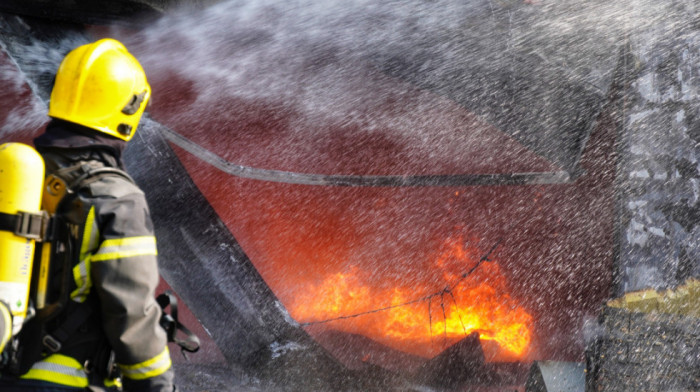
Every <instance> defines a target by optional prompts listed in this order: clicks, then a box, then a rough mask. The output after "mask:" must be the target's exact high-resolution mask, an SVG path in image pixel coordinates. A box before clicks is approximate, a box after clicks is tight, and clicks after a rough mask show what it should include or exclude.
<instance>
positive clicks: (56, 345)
mask: <svg viewBox="0 0 700 392" xmlns="http://www.w3.org/2000/svg"><path fill="white" fill-rule="evenodd" d="M41 343H42V344H43V345H44V347H45V348H46V349H47V350H49V351H50V352H51V353H52V354H55V353H57V352H58V351H59V350H60V349H61V347H62V345H61V342H59V341H58V340H56V338H54V337H53V336H51V335H48V334H47V335H44V337H43V338H42V339H41Z"/></svg>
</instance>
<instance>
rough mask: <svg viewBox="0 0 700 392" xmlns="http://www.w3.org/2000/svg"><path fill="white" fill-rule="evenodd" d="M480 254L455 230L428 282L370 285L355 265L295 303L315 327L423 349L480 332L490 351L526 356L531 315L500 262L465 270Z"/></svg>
mask: <svg viewBox="0 0 700 392" xmlns="http://www.w3.org/2000/svg"><path fill="white" fill-rule="evenodd" d="M482 256H483V255H480V254H478V251H477V250H476V249H475V248H474V247H471V246H468V245H466V244H465V241H464V240H463V238H462V237H461V236H460V237H458V238H450V239H448V240H447V241H445V243H444V245H443V250H442V251H441V253H440V254H439V256H438V257H437V258H436V260H434V261H433V262H432V263H431V265H430V267H432V268H429V269H430V270H431V271H430V272H428V274H429V275H430V276H431V278H432V279H431V281H432V282H433V283H432V284H430V285H426V284H423V286H424V287H413V286H412V285H410V284H405V283H404V285H401V284H396V285H394V287H391V288H385V287H376V286H371V285H369V284H368V283H367V282H368V281H370V277H369V276H368V275H367V273H366V272H364V271H361V270H359V269H358V268H351V269H350V270H349V271H347V272H343V273H336V274H332V275H330V276H328V277H327V278H326V279H325V280H324V281H322V282H321V283H320V284H318V285H316V286H314V287H311V288H310V289H309V290H307V291H306V292H305V293H304V294H302V295H300V296H298V297H297V298H296V300H295V301H294V303H293V304H292V306H290V307H289V309H290V312H291V315H292V317H294V318H295V319H296V320H298V321H299V322H301V323H306V324H309V325H311V328H312V329H313V328H316V327H318V326H324V327H328V328H333V329H337V330H341V331H345V332H349V333H357V334H362V335H365V336H367V337H370V338H372V339H374V340H376V341H379V342H381V343H383V344H386V345H387V346H390V347H393V348H395V349H398V350H402V351H405V352H410V353H413V354H417V355H421V356H425V357H432V356H434V355H436V354H438V353H439V352H441V351H442V350H444V349H445V348H446V347H447V346H449V345H450V344H453V343H455V342H456V341H458V340H460V339H462V338H464V337H465V336H467V335H469V334H470V333H472V332H478V333H479V336H480V339H481V340H482V341H484V340H488V341H493V342H495V343H496V345H497V346H498V348H499V350H498V353H496V355H493V356H487V357H491V359H499V360H514V359H522V358H523V356H524V355H525V354H526V353H527V349H528V346H529V344H530V337H531V321H532V317H531V316H530V315H529V314H528V313H527V312H526V311H525V309H523V308H522V307H521V306H520V305H519V304H518V303H517V301H516V300H515V299H514V298H512V297H511V296H510V295H509V293H508V286H507V281H506V279H505V276H504V275H503V274H502V272H501V271H500V268H499V267H498V264H496V263H494V262H486V261H485V262H482V263H481V264H479V265H478V267H477V268H476V269H474V270H473V273H471V274H469V275H468V276H465V275H467V273H468V272H469V271H470V270H471V269H472V268H474V267H475V266H477V264H478V263H479V259H480V258H481V257H482ZM417 273H421V274H422V273H425V271H419V272H417ZM416 285H417V284H416ZM329 320H330V321H329ZM314 324H319V325H318V326H317V325H314ZM310 332H312V331H311V330H310ZM485 349H486V347H485Z"/></svg>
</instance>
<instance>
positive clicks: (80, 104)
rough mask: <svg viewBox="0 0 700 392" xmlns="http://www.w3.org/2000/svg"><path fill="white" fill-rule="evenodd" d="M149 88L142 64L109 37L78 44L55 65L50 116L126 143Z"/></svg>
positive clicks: (147, 98) (143, 106)
mask: <svg viewBox="0 0 700 392" xmlns="http://www.w3.org/2000/svg"><path fill="white" fill-rule="evenodd" d="M150 97H151V87H150V86H149V85H148V81H147V80H146V73H145V72H144V71H143V68H142V67H141V64H139V62H138V60H136V58H134V56H132V55H131V54H130V53H129V52H128V51H127V50H126V47H124V45H123V44H122V43H120V42H119V41H116V40H113V39H111V38H106V39H102V40H99V41H97V42H94V43H91V44H87V45H82V46H79V47H77V48H75V49H73V50H72V51H71V52H70V53H68V54H67V55H66V57H65V58H64V59H63V62H61V65H60V66H59V67H58V72H57V73H56V82H55V83H54V87H53V91H52V92H51V101H50V102H49V116H50V117H53V118H58V119H61V120H66V121H70V122H73V123H77V124H80V125H83V126H85V127H88V128H91V129H94V130H96V131H100V132H103V133H106V134H108V135H110V136H114V137H116V138H119V139H122V140H125V141H129V140H131V138H132V137H133V136H134V133H135V132H136V127H137V126H138V124H139V120H140V119H141V115H142V114H143V111H144V109H145V108H146V103H147V102H148V100H149V98H150Z"/></svg>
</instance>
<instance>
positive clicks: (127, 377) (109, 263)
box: [21, 120, 174, 392]
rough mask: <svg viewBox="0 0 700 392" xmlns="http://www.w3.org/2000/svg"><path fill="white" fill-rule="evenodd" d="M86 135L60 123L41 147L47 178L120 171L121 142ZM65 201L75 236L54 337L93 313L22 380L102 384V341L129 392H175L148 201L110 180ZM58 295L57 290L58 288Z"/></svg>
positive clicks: (61, 210) (121, 179)
mask: <svg viewBox="0 0 700 392" xmlns="http://www.w3.org/2000/svg"><path fill="white" fill-rule="evenodd" d="M81 131H82V130H81V127H80V126H77V125H74V124H71V123H66V122H61V121H56V120H54V121H53V122H52V123H51V124H49V126H48V127H47V133H45V134H44V135H42V136H40V137H39V138H38V139H37V140H35V144H36V146H37V149H38V151H39V152H40V153H41V154H42V156H43V157H44V160H45V163H46V170H47V173H46V174H47V177H48V176H50V175H51V174H55V173H57V172H60V173H61V174H62V175H64V176H65V172H66V171H68V172H71V170H67V169H66V168H69V167H76V164H77V165H80V166H81V167H82V169H81V170H78V171H77V172H72V173H73V174H69V176H71V175H72V176H75V175H79V174H80V172H82V171H84V170H87V169H91V168H101V167H110V166H114V167H119V166H121V161H120V159H121V158H120V156H121V150H122V149H123V145H122V142H121V141H120V142H116V141H113V140H111V138H108V137H106V136H99V135H98V136H93V135H90V133H85V132H81ZM96 145H97V146H96ZM70 180H71V179H70V178H69V179H68V181H70ZM66 199H67V200H65V201H64V202H62V203H61V204H60V205H59V206H58V210H57V214H59V215H62V216H65V217H66V219H67V221H68V227H69V228H70V245H69V248H70V252H71V258H72V265H73V266H72V271H71V273H70V275H71V276H72V278H71V279H70V283H69V287H70V290H69V291H70V300H69V301H68V302H69V306H67V309H66V311H64V312H62V317H58V318H57V319H56V320H54V321H52V323H53V325H51V324H52V323H49V325H48V327H47V331H48V333H49V334H51V333H52V328H53V329H54V330H55V329H56V328H58V329H59V330H60V329H61V325H65V321H66V320H65V319H66V318H67V317H72V316H71V314H72V310H71V309H73V308H83V309H85V308H88V309H90V311H88V314H87V315H86V316H81V317H84V318H86V319H87V321H86V322H85V323H84V325H82V326H80V328H78V331H77V332H75V333H73V334H72V335H73V336H70V337H69V338H68V339H67V340H66V342H65V343H63V344H62V348H61V349H60V350H59V351H58V352H56V353H53V354H51V355H48V356H46V357H44V358H43V359H42V360H40V361H39V362H36V363H35V364H34V365H33V366H32V367H31V369H30V370H29V371H28V372H27V373H26V374H24V375H23V376H22V377H21V378H22V379H24V380H43V381H48V382H51V383H55V384H61V385H65V386H73V387H79V388H83V387H86V386H87V385H88V382H91V383H94V382H95V380H94V375H95V373H98V372H97V370H99V369H90V366H100V367H104V365H105V363H106V362H108V361H107V359H106V358H104V356H105V355H106V354H105V350H104V349H100V347H102V346H103V345H102V344H100V341H101V342H103V343H105V344H107V345H108V347H111V349H112V350H113V353H114V354H113V358H114V361H115V362H116V365H117V367H118V368H119V370H120V371H121V380H122V383H123V387H124V390H125V391H128V392H140V391H148V392H165V391H167V392H171V391H173V389H174V387H173V372H172V369H171V361H170V355H169V352H168V348H167V336H166V333H165V331H164V330H163V328H162V327H161V326H160V325H159V320H160V317H161V309H160V306H159V305H158V303H157V302H156V301H155V298H154V294H155V289H156V286H157V284H158V279H159V275H158V266H157V249H156V238H155V236H154V231H153V225H152V222H151V218H150V215H149V210H148V206H147V204H146V199H145V196H144V193H143V192H142V191H141V190H140V189H139V188H138V187H137V186H136V185H135V184H134V183H133V182H132V181H131V180H130V179H129V178H128V176H122V175H118V174H114V173H107V174H101V175H96V176H94V177H91V178H89V179H87V180H86V181H83V183H82V185H81V186H80V187H79V189H77V190H76V191H75V193H74V194H73V195H70V196H67V197H66ZM52 274H60V272H57V271H52ZM52 287H54V291H56V290H58V288H56V286H55V284H53V283H52ZM54 294H55V293H54ZM82 314H83V315H85V314H86V313H85V312H83V313H82ZM55 333H57V334H58V333H60V331H59V332H55ZM100 339H101V340H100ZM97 350H101V353H100V352H97V353H96V352H95V351H97ZM107 352H109V350H107ZM88 375H89V376H90V377H88ZM89 378H90V380H89ZM107 383H109V381H107Z"/></svg>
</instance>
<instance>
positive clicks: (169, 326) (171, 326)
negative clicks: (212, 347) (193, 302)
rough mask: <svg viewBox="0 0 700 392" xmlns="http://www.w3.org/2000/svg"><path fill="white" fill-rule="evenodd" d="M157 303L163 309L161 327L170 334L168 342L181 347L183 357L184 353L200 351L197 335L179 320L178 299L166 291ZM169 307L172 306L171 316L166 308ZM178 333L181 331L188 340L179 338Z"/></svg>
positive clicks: (157, 299)
mask: <svg viewBox="0 0 700 392" xmlns="http://www.w3.org/2000/svg"><path fill="white" fill-rule="evenodd" d="M156 301H158V304H159V305H160V307H161V309H163V315H162V316H161V318H160V325H161V326H162V327H163V329H165V332H166V333H167V334H168V341H169V342H173V343H175V344H177V345H178V346H180V348H181V349H182V350H183V355H184V351H188V352H191V353H196V352H197V351H198V350H199V338H198V337H197V335H195V334H194V333H192V332H191V331H190V330H189V329H187V327H185V326H184V325H182V323H180V321H179V320H178V319H177V298H176V297H175V295H174V294H173V293H172V292H170V291H166V292H164V293H163V294H161V295H159V296H158V298H156ZM168 305H170V314H168V313H166V312H165V308H166V307H168ZM177 331H181V332H182V333H183V334H184V335H185V336H186V338H185V339H180V338H178V337H177V336H176V335H177Z"/></svg>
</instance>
